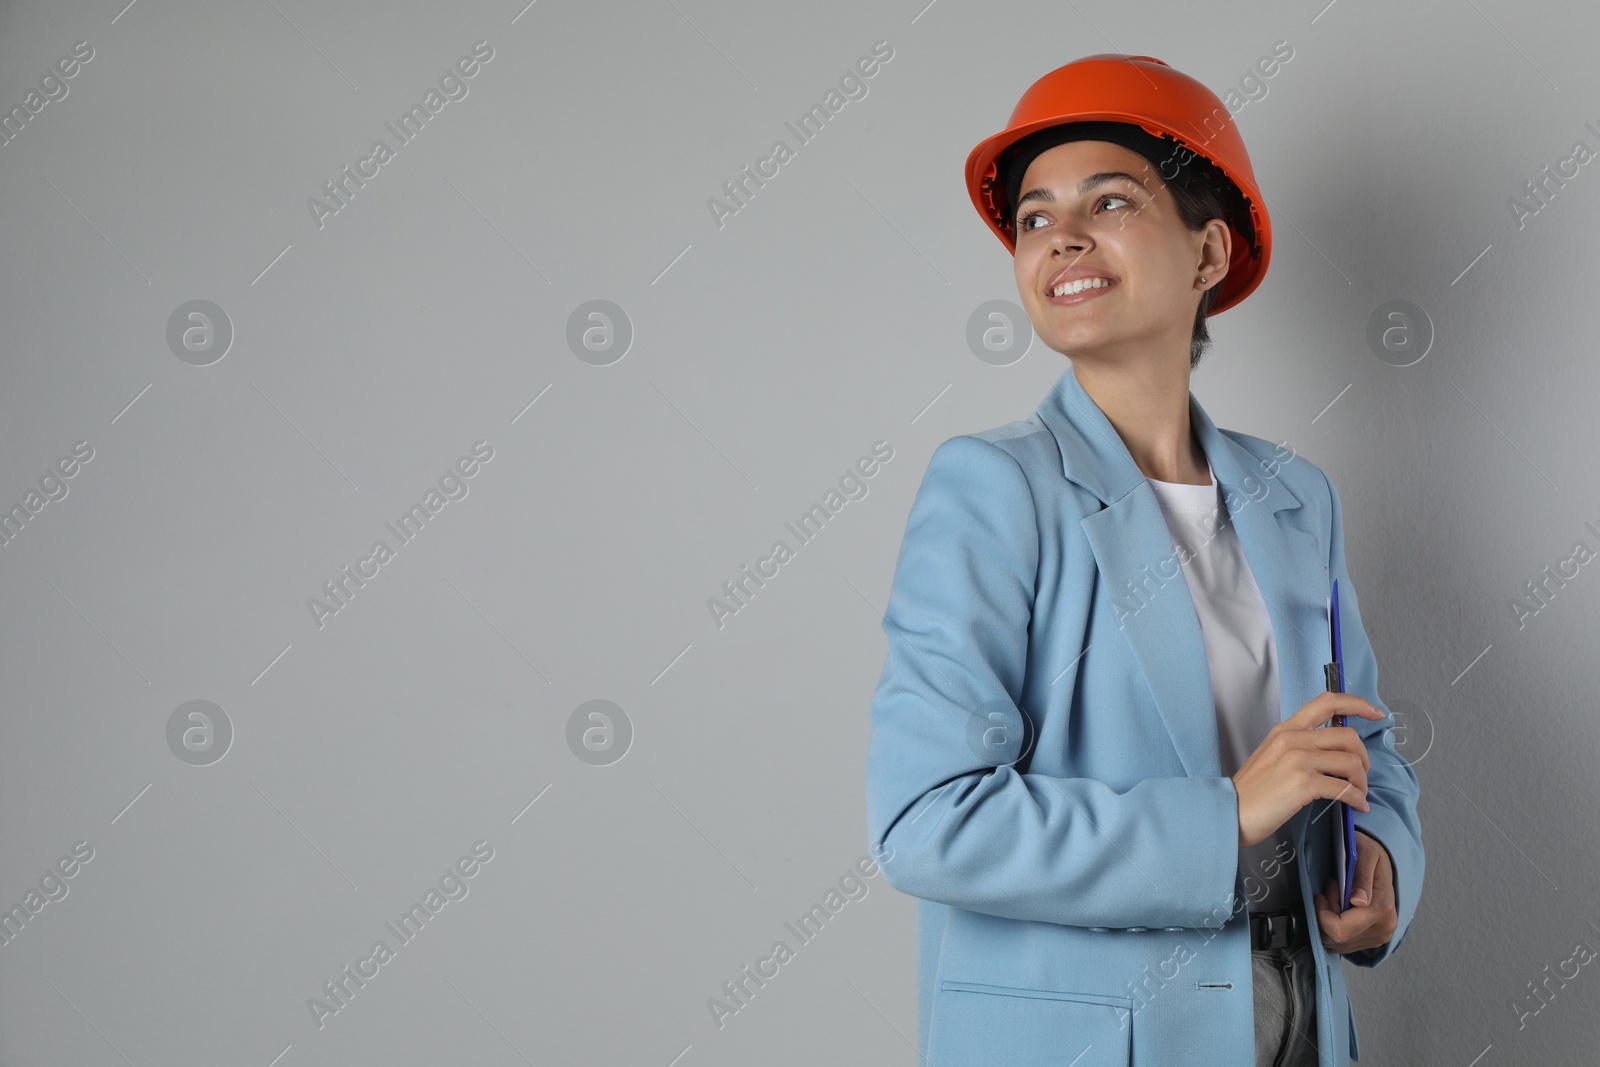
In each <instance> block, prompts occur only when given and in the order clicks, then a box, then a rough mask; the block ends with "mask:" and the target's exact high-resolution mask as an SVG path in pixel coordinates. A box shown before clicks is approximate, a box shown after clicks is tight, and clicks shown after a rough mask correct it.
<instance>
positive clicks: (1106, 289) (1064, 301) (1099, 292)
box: [1045, 282, 1117, 307]
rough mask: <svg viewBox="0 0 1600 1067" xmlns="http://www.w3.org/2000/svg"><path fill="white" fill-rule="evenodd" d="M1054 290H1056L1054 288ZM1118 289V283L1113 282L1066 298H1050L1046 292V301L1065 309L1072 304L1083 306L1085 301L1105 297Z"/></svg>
mask: <svg viewBox="0 0 1600 1067" xmlns="http://www.w3.org/2000/svg"><path fill="white" fill-rule="evenodd" d="M1055 284H1056V285H1060V284H1061V283H1060V282H1056V283H1055ZM1052 288H1054V286H1052ZM1116 288H1117V283H1116V282H1112V283H1111V284H1110V285H1105V286H1095V287H1093V288H1089V289H1084V290H1081V291H1080V292H1076V293H1067V294H1065V295H1064V296H1050V295H1049V291H1048V290H1046V295H1045V300H1046V301H1047V302H1048V303H1051V304H1054V305H1056V306H1057V307H1065V306H1068V305H1071V304H1082V303H1084V302H1085V301H1088V300H1093V299H1094V298H1095V297H1098V296H1105V295H1106V294H1107V293H1111V292H1115V291H1116Z"/></svg>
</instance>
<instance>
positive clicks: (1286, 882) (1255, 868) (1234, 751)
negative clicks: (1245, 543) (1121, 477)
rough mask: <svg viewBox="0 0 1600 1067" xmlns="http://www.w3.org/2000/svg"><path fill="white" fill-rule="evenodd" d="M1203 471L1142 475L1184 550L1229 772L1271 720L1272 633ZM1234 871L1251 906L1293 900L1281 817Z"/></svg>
mask: <svg viewBox="0 0 1600 1067" xmlns="http://www.w3.org/2000/svg"><path fill="white" fill-rule="evenodd" d="M1206 473H1207V476H1208V477H1210V478H1211V484H1210V485H1183V484H1180V483H1177V482H1162V481H1157V480H1156V479H1154V478H1147V479H1146V481H1148V482H1149V483H1150V488H1151V489H1153V490H1154V491H1155V494H1156V499H1157V500H1158V501H1159V502H1160V504H1161V513H1162V515H1163V516H1164V517H1165V518H1166V520H1167V528H1168V529H1169V530H1170V531H1171V532H1172V540H1173V544H1174V547H1180V546H1181V547H1182V548H1183V549H1184V551H1185V554H1186V555H1187V558H1188V562H1187V563H1184V564H1183V567H1182V569H1183V575H1184V579H1185V581H1187V582H1188V585H1189V594H1190V597H1191V599H1192V600H1193V601H1194V607H1195V613H1196V614H1197V615H1198V616H1199V619H1200V633H1201V635H1202V636H1203V637H1204V638H1205V646H1206V666H1207V668H1208V669H1209V671H1210V673H1211V693H1212V696H1213V698H1214V699H1215V701H1216V705H1217V744H1218V754H1219V755H1220V756H1221V760H1222V773H1223V774H1225V775H1228V776H1230V777H1231V776H1232V775H1233V774H1234V772H1235V771H1237V770H1238V769H1239V767H1240V766H1241V765H1242V764H1243V763H1244V761H1245V760H1247V759H1249V758H1250V754H1251V753H1252V752H1254V751H1255V750H1256V747H1257V746H1258V745H1260V744H1261V742H1262V740H1263V739H1264V738H1265V737H1266V736H1267V733H1268V731H1270V730H1271V729H1272V728H1273V727H1274V726H1276V725H1277V724H1278V721H1279V716H1280V710H1279V699H1280V694H1279V689H1278V655H1277V641H1276V640H1275V638H1274V637H1273V634H1272V621H1271V619H1270V618H1269V617H1268V615H1267V606H1266V603H1265V602H1264V601H1263V600H1262V599H1261V590H1260V589H1259V588H1258V587H1257V586H1256V581H1255V577H1254V575H1252V574H1251V573H1250V563H1249V561H1248V560H1247V559H1245V555H1244V550H1243V548H1242V547H1241V546H1240V544H1239V537H1238V534H1236V533H1235V532H1234V529H1233V523H1232V521H1231V519H1230V518H1229V516H1228V510H1227V506H1226V504H1225V503H1224V502H1223V499H1222V489H1221V486H1219V485H1218V484H1217V479H1216V476H1215V475H1214V474H1212V473H1211V468H1210V463H1209V461H1208V462H1207V466H1206ZM1184 558H1185V557H1184V556H1183V555H1180V556H1179V559H1180V560H1182V559H1184ZM1239 871H1240V873H1241V874H1242V875H1244V879H1245V883H1244V884H1245V895H1246V898H1247V900H1248V901H1249V907H1250V910H1251V911H1257V912H1259V911H1278V910H1281V909H1286V908H1295V909H1298V908H1299V906H1300V889H1299V885H1300V883H1299V877H1300V876H1299V873H1298V868H1297V866H1296V857H1295V855H1294V839H1293V837H1292V836H1291V834H1290V832H1289V824H1288V823H1285V824H1284V825H1283V826H1280V827H1279V828H1278V829H1277V831H1276V832H1275V833H1274V834H1273V835H1272V836H1270V837H1268V838H1267V839H1266V840H1264V841H1262V842H1260V843H1259V844H1256V845H1253V846H1251V847H1249V848H1242V849H1240V850H1239Z"/></svg>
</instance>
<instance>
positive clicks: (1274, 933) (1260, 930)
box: [1250, 909, 1311, 949]
mask: <svg viewBox="0 0 1600 1067" xmlns="http://www.w3.org/2000/svg"><path fill="white" fill-rule="evenodd" d="M1310 944H1311V933H1310V931H1309V930H1307V929H1306V920H1305V916H1304V915H1303V914H1301V913H1300V912H1299V911H1297V910H1293V909H1291V910H1288V911H1267V912H1255V911H1253V912H1251V913H1250V947H1251V948H1252V949H1269V948H1299V947H1300V946H1302V945H1310Z"/></svg>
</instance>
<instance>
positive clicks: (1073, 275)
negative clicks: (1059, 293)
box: [1044, 266, 1117, 296]
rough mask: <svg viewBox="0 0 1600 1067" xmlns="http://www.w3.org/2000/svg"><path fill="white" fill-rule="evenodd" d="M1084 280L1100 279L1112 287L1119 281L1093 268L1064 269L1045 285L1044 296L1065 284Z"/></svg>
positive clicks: (1052, 276)
mask: <svg viewBox="0 0 1600 1067" xmlns="http://www.w3.org/2000/svg"><path fill="white" fill-rule="evenodd" d="M1084 278H1099V279H1101V280H1103V281H1108V282H1110V283H1112V285H1115V284H1116V282H1117V279H1115V278H1113V277H1112V276H1111V275H1109V274H1107V273H1106V272H1105V271H1103V270H1096V269H1095V268H1093V267H1084V266H1072V267H1064V268H1062V269H1061V270H1058V271H1056V272H1055V273H1054V274H1052V275H1050V280H1049V281H1047V282H1045V283H1044V295H1045V296H1049V295H1050V294H1051V293H1053V292H1055V290H1056V288H1057V287H1058V286H1060V285H1061V283H1063V282H1075V281H1079V280H1081V279H1084Z"/></svg>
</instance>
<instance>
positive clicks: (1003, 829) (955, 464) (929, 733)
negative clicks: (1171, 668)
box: [867, 435, 1384, 927]
mask: <svg viewBox="0 0 1600 1067" xmlns="http://www.w3.org/2000/svg"><path fill="white" fill-rule="evenodd" d="M1037 522H1038V519H1037V516H1036V515H1035V507H1034V502H1033V496H1032V493H1031V491H1030V489H1029V486H1028V482H1027V477H1026V475H1025V474H1024V473H1023V470H1022V468H1021V466H1020V464H1019V463H1018V462H1017V460H1016V459H1014V458H1013V457H1012V456H1011V455H1010V454H1009V453H1007V452H1005V451H1004V450H1002V449H1000V448H999V447H997V446H996V445H994V444H993V443H991V442H989V441H987V440H985V439H983V438H979V437H974V436H970V435H964V436H959V437H953V438H950V439H949V440H947V441H945V442H944V443H943V444H941V445H940V446H939V447H938V449H936V450H935V452H934V454H933V457H932V458H931V459H930V461H929V463H928V469H927V472H926V474H925V475H924V477H923V482H922V485H921V487H920V489H919V490H918V492H917V496H916V499H915V501H914V502H913V504H912V508H911V513H910V517H909V519H908V520H907V524H906V531H905V537H904V540H903V541H902V543H901V546H900V555H899V559H898V562H897V564H896V569H895V575H894V584H893V587H892V590H891V592H890V596H889V605H888V610H887V611H886V612H885V613H884V616H883V629H884V632H885V633H886V634H887V636H888V639H889V652H888V658H887V660H886V662H885V663H884V667H883V672H882V674H881V676H880V678H879V681H878V685H877V689H876V691H875V693H874V695H873V698H872V708H871V730H870V734H871V736H870V741H869V744H868V753H867V820H868V833H869V836H870V839H871V847H872V851H873V854H874V856H875V857H876V858H877V860H878V864H879V866H880V867H881V869H882V870H883V872H884V876H885V879H886V881H888V883H889V884H890V885H893V886H894V887H895V888H897V889H899V890H901V891H903V892H906V893H909V894H911V895H913V896H916V897H920V898H923V899H927V900H932V901H936V902H939V903H942V904H948V905H952V906H954V907H959V908H965V909H969V910H972V911H979V912H986V913H988V914H991V915H999V916H1004V917H1006V918H1011V919H1026V920H1036V921H1042V922H1052V923H1059V924H1064V925H1070V926H1095V927H1130V926H1145V927H1162V926H1175V927H1200V926H1213V927H1215V926H1221V925H1222V923H1223V922H1225V921H1226V920H1227V919H1228V918H1229V917H1230V916H1231V914H1232V912H1233V907H1234V888H1235V880H1236V876H1237V872H1238V862H1239V805H1238V793H1237V792H1236V791H1235V789H1234V785H1233V780H1232V779H1231V778H1226V777H1177V778H1148V779H1145V780H1143V781H1141V782H1138V783H1136V784H1135V785H1133V786H1132V787H1130V788H1128V789H1127V790H1125V791H1123V792H1117V791H1115V790H1113V789H1112V788H1111V787H1110V786H1109V785H1107V784H1106V783H1104V782H1101V781H1098V780H1096V779H1092V778H1063V777H1056V776H1051V775H1045V774H1038V773H1022V772H1019V771H1018V770H1017V769H1016V767H1015V766H1014V764H1016V763H1018V762H1020V756H1021V755H1022V749H1023V747H1024V746H1023V744H1022V743H1021V741H1020V740H1018V738H1019V736H1020V734H1021V731H1022V729H1023V714H1024V713H1023V712H1022V711H1021V710H1020V709H1019V707H1018V703H1017V701H1018V698H1019V694H1020V693H1021V690H1022V685H1023V680H1024V671H1025V667H1026V664H1027V659H1028V642H1029V634H1030V632H1031V620H1032V611H1033V602H1034V590H1035V581H1036V574H1037V570H1038V564H1039V534H1038V526H1037ZM1091 594H1092V590H1089V589H1084V590H1082V591H1081V595H1082V596H1084V597H1088V596H1090V595H1091ZM1088 713H1089V714H1094V715H1108V716H1115V715H1117V714H1118V713H1119V709H1118V708H1117V707H1116V706H1115V705H1114V702H1113V701H1112V700H1109V699H1102V700H1100V701H1099V702H1097V703H1095V705H1094V706H1093V707H1092V708H1090V709H1089V711H1088ZM997 728H998V729H1002V730H1007V731H1010V735H1009V738H1008V740H1015V741H1016V743H1015V744H1010V746H1009V748H1010V753H1009V759H1007V758H1006V754H1004V753H1002V755H1000V756H998V757H997V756H996V755H994V751H995V750H994V749H993V748H992V747H990V742H989V741H988V740H982V741H980V740H979V739H980V738H984V737H985V735H986V731H988V732H990V733H993V731H994V730H995V729H997ZM1379 829H1384V828H1383V827H1380V828H1379Z"/></svg>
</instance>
